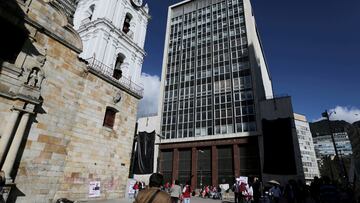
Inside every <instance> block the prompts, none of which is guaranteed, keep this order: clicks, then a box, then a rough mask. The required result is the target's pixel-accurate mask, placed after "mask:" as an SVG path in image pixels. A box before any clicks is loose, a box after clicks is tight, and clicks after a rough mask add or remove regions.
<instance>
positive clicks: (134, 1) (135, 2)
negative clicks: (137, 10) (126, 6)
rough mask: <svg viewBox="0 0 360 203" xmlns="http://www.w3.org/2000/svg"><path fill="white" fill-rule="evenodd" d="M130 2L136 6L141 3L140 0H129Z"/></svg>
mask: <svg viewBox="0 0 360 203" xmlns="http://www.w3.org/2000/svg"><path fill="white" fill-rule="evenodd" d="M131 3H132V4H133V5H134V6H136V7H141V6H142V4H143V2H142V0H131Z"/></svg>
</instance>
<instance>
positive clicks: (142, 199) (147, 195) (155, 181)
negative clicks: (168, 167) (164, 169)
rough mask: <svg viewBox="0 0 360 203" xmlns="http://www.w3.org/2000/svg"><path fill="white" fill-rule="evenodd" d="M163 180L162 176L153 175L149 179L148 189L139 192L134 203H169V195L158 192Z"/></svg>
mask: <svg viewBox="0 0 360 203" xmlns="http://www.w3.org/2000/svg"><path fill="white" fill-rule="evenodd" d="M163 180H164V177H163V175H161V174H160V173H153V174H152V175H151V176H150V179H149V187H148V188H146V189H144V190H142V191H140V192H139V194H138V195H137V196H136V198H135V201H134V203H171V198H170V195H169V194H168V193H166V192H164V191H161V190H160V186H161V185H162V183H163Z"/></svg>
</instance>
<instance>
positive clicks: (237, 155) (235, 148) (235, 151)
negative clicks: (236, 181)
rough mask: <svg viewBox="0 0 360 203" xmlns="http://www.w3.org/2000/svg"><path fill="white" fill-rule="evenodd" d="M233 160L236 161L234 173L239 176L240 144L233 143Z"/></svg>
mask: <svg viewBox="0 0 360 203" xmlns="http://www.w3.org/2000/svg"><path fill="white" fill-rule="evenodd" d="M233 159H234V160H233V162H234V175H235V177H239V176H240V175H241V174H240V164H241V163H240V149H239V145H237V144H234V145H233Z"/></svg>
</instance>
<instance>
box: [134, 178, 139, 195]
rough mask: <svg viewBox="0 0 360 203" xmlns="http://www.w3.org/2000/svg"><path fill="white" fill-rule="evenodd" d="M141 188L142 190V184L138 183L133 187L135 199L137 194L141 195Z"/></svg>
mask: <svg viewBox="0 0 360 203" xmlns="http://www.w3.org/2000/svg"><path fill="white" fill-rule="evenodd" d="M139 188H140V183H139V182H138V181H136V183H135V184H134V186H133V189H134V197H136V196H137V194H138V193H139Z"/></svg>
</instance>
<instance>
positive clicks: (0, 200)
mask: <svg viewBox="0 0 360 203" xmlns="http://www.w3.org/2000/svg"><path fill="white" fill-rule="evenodd" d="M5 183H6V178H5V172H4V171H0V203H5V200H4V197H3V192H4V191H3V190H4V187H5Z"/></svg>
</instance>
